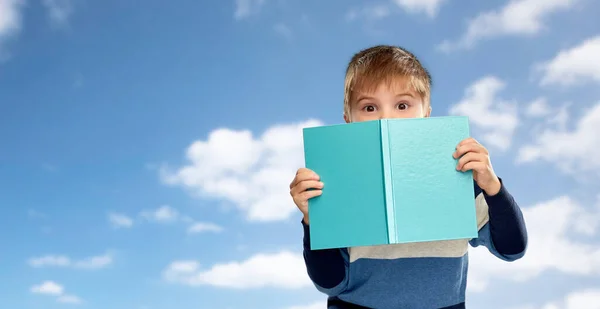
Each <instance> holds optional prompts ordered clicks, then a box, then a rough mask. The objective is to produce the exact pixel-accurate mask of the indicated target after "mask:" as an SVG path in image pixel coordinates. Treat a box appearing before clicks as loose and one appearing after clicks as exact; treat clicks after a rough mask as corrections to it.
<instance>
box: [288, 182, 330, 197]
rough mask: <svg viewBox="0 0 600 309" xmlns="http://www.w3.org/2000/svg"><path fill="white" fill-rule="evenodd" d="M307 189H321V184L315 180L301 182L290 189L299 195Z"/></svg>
mask: <svg viewBox="0 0 600 309" xmlns="http://www.w3.org/2000/svg"><path fill="white" fill-rule="evenodd" d="M308 189H323V183H322V182H320V181H317V180H305V181H301V182H299V183H298V184H297V185H296V186H295V187H294V188H293V189H292V191H293V192H294V193H296V194H299V193H301V192H304V191H306V190H308Z"/></svg>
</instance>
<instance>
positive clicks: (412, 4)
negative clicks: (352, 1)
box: [346, 0, 447, 21]
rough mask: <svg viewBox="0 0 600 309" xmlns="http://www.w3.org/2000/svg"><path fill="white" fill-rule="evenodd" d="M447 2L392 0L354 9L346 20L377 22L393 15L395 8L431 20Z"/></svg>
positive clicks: (347, 14) (444, 0) (441, 0)
mask: <svg viewBox="0 0 600 309" xmlns="http://www.w3.org/2000/svg"><path fill="white" fill-rule="evenodd" d="M446 1H447V0H391V1H390V2H389V3H387V2H385V3H381V2H380V3H370V4H368V5H364V6H362V7H361V8H360V9H358V8H352V9H350V10H349V11H348V13H346V20H348V21H353V20H356V19H366V20H377V19H381V18H384V17H388V16H390V15H391V14H392V12H393V9H394V6H395V7H397V8H400V9H401V10H403V11H405V12H407V13H410V14H425V15H427V16H428V17H430V18H433V17H435V16H436V15H437V13H438V11H439V10H440V7H441V6H442V4H443V3H444V2H446Z"/></svg>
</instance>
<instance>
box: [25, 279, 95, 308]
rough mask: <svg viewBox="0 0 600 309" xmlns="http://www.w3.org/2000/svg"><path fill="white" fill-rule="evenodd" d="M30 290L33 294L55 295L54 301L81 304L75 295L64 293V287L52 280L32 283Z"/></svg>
mask: <svg viewBox="0 0 600 309" xmlns="http://www.w3.org/2000/svg"><path fill="white" fill-rule="evenodd" d="M30 291H31V293H34V294H44V295H50V296H56V301H57V302H59V303H67V304H81V303H82V302H83V301H82V300H81V299H80V298H79V297H77V296H75V295H71V294H64V293H65V288H64V287H63V286H62V285H60V284H58V283H56V282H54V281H44V282H43V283H41V284H38V285H34V286H33V287H31V289H30Z"/></svg>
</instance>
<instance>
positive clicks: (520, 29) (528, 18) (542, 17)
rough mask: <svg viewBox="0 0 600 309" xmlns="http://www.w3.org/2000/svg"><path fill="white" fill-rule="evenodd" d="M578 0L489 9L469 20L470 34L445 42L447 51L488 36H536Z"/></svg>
mask: <svg viewBox="0 0 600 309" xmlns="http://www.w3.org/2000/svg"><path fill="white" fill-rule="evenodd" d="M578 2H579V1H578V0H510V1H508V3H507V4H506V5H505V6H503V7H502V8H499V9H496V10H492V11H487V12H483V13H481V14H479V15H478V16H477V17H475V18H473V19H471V20H469V24H468V26H467V31H466V33H464V34H463V36H462V37H461V38H460V39H459V40H457V41H456V42H451V41H448V40H447V41H444V42H443V43H442V44H441V45H440V46H439V47H440V49H441V50H443V51H452V50H456V49H467V48H472V47H474V46H475V44H476V42H477V41H479V40H481V39H484V38H492V37H499V36H509V35H512V36H532V35H535V34H538V33H539V32H540V31H542V30H543V29H544V28H545V23H547V20H548V18H549V17H550V16H551V15H552V14H555V13H557V12H560V11H565V10H567V9H569V8H572V7H573V6H575V5H576V4H577V3H578Z"/></svg>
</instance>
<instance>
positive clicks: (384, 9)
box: [346, 3, 391, 21]
mask: <svg viewBox="0 0 600 309" xmlns="http://www.w3.org/2000/svg"><path fill="white" fill-rule="evenodd" d="M390 14H391V8H390V6H389V5H387V4H383V3H378V4H372V5H368V6H364V7H362V8H360V9H358V8H352V9H350V10H349V11H348V12H347V13H346V20H347V21H354V20H357V19H359V18H364V19H367V20H377V19H382V18H384V17H387V16H389V15H390Z"/></svg>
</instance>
